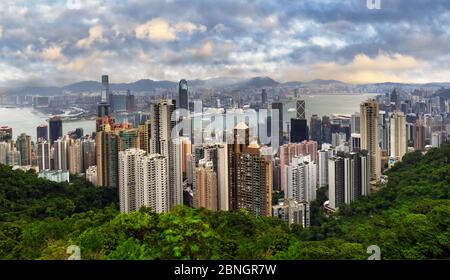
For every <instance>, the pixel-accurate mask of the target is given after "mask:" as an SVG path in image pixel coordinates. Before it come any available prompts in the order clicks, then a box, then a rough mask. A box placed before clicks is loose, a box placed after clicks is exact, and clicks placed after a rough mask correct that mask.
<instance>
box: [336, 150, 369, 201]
mask: <svg viewBox="0 0 450 280" xmlns="http://www.w3.org/2000/svg"><path fill="white" fill-rule="evenodd" d="M369 192H370V188H369V160H368V154H367V151H361V152H358V153H354V152H352V153H349V154H338V155H337V156H335V157H332V158H330V159H329V160H328V195H329V207H330V208H331V209H334V210H335V209H338V208H339V207H341V206H342V205H343V204H344V203H345V204H351V203H352V202H353V201H355V200H357V199H358V198H360V197H362V196H366V195H368V194H369Z"/></svg>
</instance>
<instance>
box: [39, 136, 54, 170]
mask: <svg viewBox="0 0 450 280" xmlns="http://www.w3.org/2000/svg"><path fill="white" fill-rule="evenodd" d="M37 146H38V152H37V159H38V166H39V171H42V170H50V169H52V165H51V151H52V149H51V145H50V143H49V142H47V141H41V142H39V143H38V144H37Z"/></svg>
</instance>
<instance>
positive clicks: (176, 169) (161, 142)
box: [150, 99, 183, 209]
mask: <svg viewBox="0 0 450 280" xmlns="http://www.w3.org/2000/svg"><path fill="white" fill-rule="evenodd" d="M175 103H176V102H175V100H171V99H168V100H161V101H159V102H157V103H153V104H151V107H150V116H151V127H150V135H151V136H150V153H151V154H160V155H162V156H164V157H166V158H167V160H168V162H167V174H168V184H167V185H168V201H169V202H168V203H169V209H172V208H173V207H175V206H177V205H181V204H182V203H183V172H182V164H183V158H182V148H183V144H182V142H181V141H179V140H180V139H177V138H175V139H173V138H172V130H173V129H174V128H175V124H176V121H175V120H174V119H172V114H173V113H174V112H175V109H176V104H175ZM174 137H175V136H174Z"/></svg>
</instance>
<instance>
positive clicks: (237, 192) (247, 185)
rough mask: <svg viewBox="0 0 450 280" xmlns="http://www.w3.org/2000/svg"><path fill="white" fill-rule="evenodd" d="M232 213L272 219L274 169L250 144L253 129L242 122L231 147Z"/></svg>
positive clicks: (253, 145) (237, 128) (229, 160)
mask: <svg viewBox="0 0 450 280" xmlns="http://www.w3.org/2000/svg"><path fill="white" fill-rule="evenodd" d="M228 157H229V159H228V163H229V165H228V176H229V186H230V209H246V210H247V211H248V212H249V213H251V214H252V215H255V216H271V215H272V166H271V161H270V160H268V159H267V158H266V157H265V156H263V155H261V153H260V146H259V145H258V144H257V143H255V142H253V143H250V138H249V127H248V126H247V125H246V124H245V123H243V122H241V123H239V124H238V125H236V127H235V128H234V134H233V143H232V144H229V147H228Z"/></svg>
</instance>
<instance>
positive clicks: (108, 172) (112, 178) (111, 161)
mask: <svg viewBox="0 0 450 280" xmlns="http://www.w3.org/2000/svg"><path fill="white" fill-rule="evenodd" d="M95 145H96V162H97V185H98V186H101V187H117V179H118V178H117V177H118V154H119V145H120V138H119V136H118V135H117V134H116V133H114V132H112V131H99V132H97V134H96V138H95Z"/></svg>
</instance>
